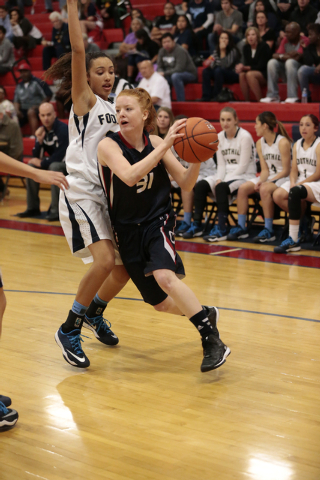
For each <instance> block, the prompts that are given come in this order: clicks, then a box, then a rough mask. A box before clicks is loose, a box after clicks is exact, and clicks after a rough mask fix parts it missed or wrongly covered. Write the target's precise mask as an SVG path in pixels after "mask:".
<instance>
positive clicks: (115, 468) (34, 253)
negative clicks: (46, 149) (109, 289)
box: [0, 189, 320, 480]
mask: <svg viewBox="0 0 320 480" xmlns="http://www.w3.org/2000/svg"><path fill="white" fill-rule="evenodd" d="M14 190H15V189H14ZM24 195H25V192H23V191H22V193H21V192H20V191H18V190H17V192H15V191H13V192H11V198H10V200H9V201H6V202H5V203H4V204H3V205H1V206H0V219H15V217H12V215H14V214H15V213H17V212H18V211H22V210H23V209H24V203H23V200H24ZM47 201H48V198H47V196H45V197H44V200H43V204H42V206H46V205H47V203H46V202H47ZM35 223H37V222H36V221H35ZM38 223H39V222H38ZM42 223H46V222H43V221H42ZM57 225H58V224H57ZM201 241H202V240H199V242H201ZM223 245H225V246H226V248H227V246H228V245H229V246H230V245H231V244H230V242H229V243H228V242H225V243H224V244H223ZM239 245H240V246H241V244H239ZM246 247H248V244H246ZM258 248H261V247H258ZM267 248H268V247H264V250H266V249H267ZM311 255H313V256H315V257H317V256H319V254H316V253H314V252H312V254H311ZM181 256H182V258H183V261H184V263H185V267H186V271H187V278H186V280H185V281H186V283H187V284H188V285H190V286H191V287H192V288H193V289H194V291H195V292H196V294H197V295H198V298H199V299H200V301H201V303H203V304H209V305H212V304H214V305H217V306H219V307H220V322H219V329H220V333H221V337H222V339H223V340H224V341H225V343H227V344H228V346H230V348H231V351H232V354H231V356H230V357H228V360H227V362H226V363H225V365H223V366H222V367H221V368H219V369H217V370H215V371H213V372H209V373H205V374H203V373H201V372H200V364H201V361H202V352H201V345H200V339H199V335H198V333H197V331H196V330H195V329H194V327H193V326H192V325H191V324H190V322H189V321H188V320H187V319H185V318H184V317H175V316H171V315H168V314H167V315H166V314H160V313H158V312H155V311H154V310H153V309H152V308H151V307H149V306H147V305H146V304H144V303H143V302H142V301H141V300H140V296H139V293H138V292H137V290H136V288H135V287H134V286H133V285H132V284H131V283H129V284H128V285H127V286H126V287H125V289H124V290H123V291H122V292H121V294H120V295H119V296H118V298H116V299H114V300H113V301H112V302H111V303H110V304H109V306H108V308H107V311H106V317H107V318H108V319H109V320H110V321H111V322H112V328H113V329H114V331H115V332H116V333H117V335H118V336H119V338H120V343H119V345H118V346H117V347H115V348H108V347H105V346H104V345H103V344H101V343H99V342H98V341H97V340H95V339H94V338H93V336H92V335H91V333H89V334H88V333H86V332H87V330H85V331H84V334H85V335H87V336H88V337H89V338H84V344H83V348H84V350H85V352H86V353H87V355H88V357H89V358H90V361H91V366H90V368H89V369H87V370H85V371H81V370H78V369H75V368H73V367H71V366H70V365H69V364H67V363H66V362H65V361H64V360H63V358H62V354H61V351H60V349H59V348H58V347H57V345H56V344H55V341H54V338H53V337H54V333H55V331H56V329H57V328H58V327H59V325H60V324H61V323H62V322H63V321H64V319H65V317H66V314H67V312H68V310H69V308H70V306H71V304H72V302H73V298H74V294H75V292H76V289H77V285H78V283H79V281H80V279H81V277H82V275H83V274H84V272H85V270H86V268H87V267H86V266H84V265H83V264H82V262H81V261H79V260H76V259H73V258H72V257H71V254H70V253H69V249H68V246H67V243H66V241H65V239H64V237H62V236H57V235H49V234H43V233H31V232H23V231H17V230H13V229H7V228H0V265H1V269H2V273H3V277H4V285H5V290H6V296H7V302H8V306H7V310H6V313H5V318H4V325H3V335H2V339H1V341H0V372H1V373H0V393H2V394H5V395H9V396H10V397H11V398H12V399H13V407H14V408H15V409H16V410H18V412H19V415H20V418H19V421H18V423H17V425H16V427H15V428H14V429H12V430H10V431H8V432H2V433H0V480H25V479H28V480H41V479H44V480H65V479H71V480H78V479H79V480H80V479H86V480H102V479H103V480H105V479H108V480H199V479H206V480H231V479H232V480H248V479H250V480H319V479H320V454H319V451H320V400H319V399H320V349H319V339H320V309H319V271H318V269H317V268H313V267H309V268H307V267H301V266H297V265H283V264H274V263H272V262H263V261H252V260H244V259H237V258H227V257H224V256H221V255H219V254H218V255H204V254H199V253H188V252H181Z"/></svg>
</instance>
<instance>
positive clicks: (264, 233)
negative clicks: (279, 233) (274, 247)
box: [253, 228, 276, 243]
mask: <svg viewBox="0 0 320 480" xmlns="http://www.w3.org/2000/svg"><path fill="white" fill-rule="evenodd" d="M275 239H276V236H275V234H274V232H271V231H270V230H269V229H268V228H264V229H263V230H261V232H260V233H258V235H257V236H256V237H254V239H253V241H254V243H267V242H273V241H274V240H275Z"/></svg>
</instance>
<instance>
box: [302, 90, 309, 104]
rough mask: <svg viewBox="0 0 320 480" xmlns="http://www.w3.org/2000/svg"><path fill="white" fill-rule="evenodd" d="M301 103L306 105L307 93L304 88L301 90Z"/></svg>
mask: <svg viewBox="0 0 320 480" xmlns="http://www.w3.org/2000/svg"><path fill="white" fill-rule="evenodd" d="M301 103H308V91H307V89H306V88H304V89H303V90H302V95H301Z"/></svg>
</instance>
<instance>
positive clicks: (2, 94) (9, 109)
mask: <svg viewBox="0 0 320 480" xmlns="http://www.w3.org/2000/svg"><path fill="white" fill-rule="evenodd" d="M6 97H7V92H6V90H5V88H4V87H3V86H2V85H0V106H1V107H3V108H4V111H5V113H6V115H7V116H8V117H9V118H11V119H12V120H14V121H15V122H16V123H19V121H18V117H17V112H16V110H15V108H14V105H13V103H12V102H10V100H8V99H7V98H6Z"/></svg>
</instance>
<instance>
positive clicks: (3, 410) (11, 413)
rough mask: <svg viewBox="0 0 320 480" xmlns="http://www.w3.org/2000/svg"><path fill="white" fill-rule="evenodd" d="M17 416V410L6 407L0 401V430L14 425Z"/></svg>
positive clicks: (2, 430)
mask: <svg viewBox="0 0 320 480" xmlns="http://www.w3.org/2000/svg"><path fill="white" fill-rule="evenodd" d="M7 398H8V397H7ZM18 418H19V415H18V412H16V411H15V410H13V409H12V408H7V407H6V406H5V404H4V403H2V402H0V432H4V431H5V430H9V429H10V428H12V427H14V426H15V424H16V423H17V421H18Z"/></svg>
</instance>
